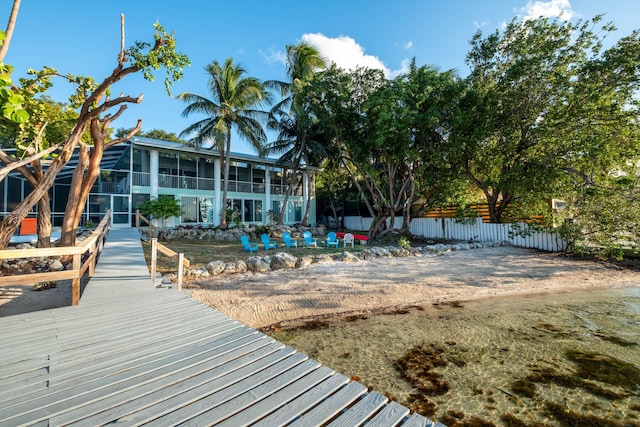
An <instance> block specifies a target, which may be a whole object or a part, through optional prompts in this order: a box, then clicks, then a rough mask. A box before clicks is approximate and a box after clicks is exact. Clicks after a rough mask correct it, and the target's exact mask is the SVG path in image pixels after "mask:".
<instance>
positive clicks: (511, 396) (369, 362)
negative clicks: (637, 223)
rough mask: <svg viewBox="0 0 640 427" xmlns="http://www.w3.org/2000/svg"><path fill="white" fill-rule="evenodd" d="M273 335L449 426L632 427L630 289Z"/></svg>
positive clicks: (635, 375) (637, 366)
mask: <svg viewBox="0 0 640 427" xmlns="http://www.w3.org/2000/svg"><path fill="white" fill-rule="evenodd" d="M276 336H277V338H279V339H281V340H282V341H285V342H286V343H287V344H289V345H292V346H293V347H295V348H297V349H298V350H299V351H301V352H304V353H306V354H308V355H309V356H311V357H313V358H315V359H317V360H319V361H320V362H322V363H323V364H325V365H327V366H330V367H332V368H333V369H335V370H336V371H338V372H340V373H342V374H344V375H346V376H349V377H352V378H354V379H357V380H359V381H360V382H362V383H363V384H365V385H368V386H370V387H371V388H373V389H375V390H377V391H378V392H380V393H383V394H385V395H387V396H389V397H391V398H393V399H396V400H397V401H399V402H400V403H403V404H405V405H407V406H409V407H410V408H412V409H415V410H417V411H418V412H420V413H422V414H423V415H426V416H429V417H431V418H434V419H437V420H439V421H441V422H443V423H445V424H448V425H449V426H450V427H453V426H455V425H470V426H472V425H496V426H537V425H549V426H574V425H593V426H609V425H611V426H640V288H628V289H612V290H599V291H589V292H572V293H567V294H554V295H538V296H520V297H517V298H516V297H514V298H493V299H488V300H483V301H475V302H469V303H463V304H461V306H460V307H456V304H452V305H446V306H442V305H439V306H435V305H434V306H430V307H425V308H423V309H413V310H409V312H403V313H399V314H393V315H378V316H373V317H370V318H366V319H362V318H358V319H351V320H346V321H345V320H343V321H336V322H331V323H329V324H328V325H327V326H326V327H323V328H320V329H315V330H305V329H297V330H293V331H284V332H279V333H277V334H276ZM403 357H404V359H403ZM401 359H402V362H401V363H399V360H401ZM430 364H431V365H434V367H433V368H432V369H429V366H430ZM403 367H404V368H403ZM402 370H404V371H405V375H404V378H403V375H402V373H401V371H402ZM447 389H448V390H447Z"/></svg>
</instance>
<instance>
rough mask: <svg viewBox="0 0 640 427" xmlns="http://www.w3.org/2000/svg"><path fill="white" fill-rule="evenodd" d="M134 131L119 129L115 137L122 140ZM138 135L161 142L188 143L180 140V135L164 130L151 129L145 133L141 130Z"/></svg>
mask: <svg viewBox="0 0 640 427" xmlns="http://www.w3.org/2000/svg"><path fill="white" fill-rule="evenodd" d="M132 130H133V128H118V129H117V130H116V134H115V136H116V137H117V138H122V137H124V136H127V135H128V134H129V133H131V131H132ZM137 135H138V136H142V137H144V138H152V139H159V140H161V141H171V142H179V143H182V144H185V143H186V141H184V140H182V139H180V138H178V135H176V134H175V133H173V132H167V131H165V130H162V129H151V130H150V131H149V132H145V131H144V130H140V132H138V133H137Z"/></svg>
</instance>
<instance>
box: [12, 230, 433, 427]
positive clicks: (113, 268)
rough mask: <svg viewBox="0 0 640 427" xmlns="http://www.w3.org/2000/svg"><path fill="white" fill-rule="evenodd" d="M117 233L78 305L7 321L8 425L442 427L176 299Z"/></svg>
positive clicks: (131, 236)
mask: <svg viewBox="0 0 640 427" xmlns="http://www.w3.org/2000/svg"><path fill="white" fill-rule="evenodd" d="M138 237H139V236H138V234H137V231H136V230H135V229H126V230H117V229H114V230H111V232H110V234H109V237H108V240H107V243H106V247H105V249H104V252H103V254H102V256H101V258H100V261H99V263H98V268H97V269H96V272H95V275H94V277H93V278H92V279H91V281H90V282H89V284H88V286H87V287H86V290H85V292H84V293H83V295H82V298H81V301H80V304H79V305H77V306H73V307H65V308H57V309H52V310H44V311H39V312H33V313H28V314H22V315H16V316H8V317H3V318H0V328H1V331H2V332H1V333H0V426H23V425H37V426H64V425H78V426H98V425H105V424H117V425H127V426H128V425H141V424H146V425H151V426H173V425H178V424H184V425H191V426H206V425H220V426H233V427H237V426H248V425H257V426H269V427H271V426H279V425H291V426H322V425H328V426H348V427H353V426H359V425H366V426H367V427H370V426H442V424H440V423H434V422H432V421H429V420H428V419H426V418H424V417H422V416H420V415H418V414H410V413H409V410H408V409H407V408H405V407H403V406H401V405H399V404H398V403H395V402H391V401H389V400H388V399H387V398H386V397H384V396H382V395H381V394H379V393H376V392H369V391H368V390H367V388H366V387H365V386H363V385H362V384H360V383H358V382H354V381H350V380H349V378H347V377H345V376H343V375H340V374H339V373H336V372H334V371H332V370H331V369H329V368H328V367H325V366H322V365H321V364H320V363H318V362H317V361H315V360H312V359H309V358H308V357H307V356H306V355H304V354H301V353H298V352H296V350H294V349H293V348H291V347H287V346H285V345H284V344H281V343H279V342H278V341H275V340H274V339H272V338H270V337H268V336H266V335H264V334H262V333H260V332H258V331H256V330H254V329H251V328H249V327H247V326H245V325H243V324H241V323H240V322H237V321H235V320H233V319H231V318H229V317H227V316H226V315H223V314H221V313H219V312H218V311H216V310H213V309H211V308H209V307H207V306H205V305H203V304H201V303H199V302H197V301H195V300H193V299H191V298H189V297H187V296H186V295H184V294H183V293H181V292H177V291H176V290H175V289H158V288H156V287H155V286H153V284H152V283H151V280H150V279H149V273H148V270H147V267H146V265H145V262H144V257H143V254H142V248H141V246H140V241H139V238H138Z"/></svg>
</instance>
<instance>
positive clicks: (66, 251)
mask: <svg viewBox="0 0 640 427" xmlns="http://www.w3.org/2000/svg"><path fill="white" fill-rule="evenodd" d="M110 228H111V210H108V211H107V212H106V213H105V215H104V217H103V218H102V221H100V223H99V224H98V226H97V227H96V228H95V230H93V232H92V233H91V235H90V236H89V237H88V238H87V239H86V240H84V241H82V242H79V243H78V244H76V245H75V246H66V247H60V248H36V249H11V250H2V251H0V260H3V259H18V258H19V259H23V258H40V257H53V256H63V257H64V256H71V257H72V264H71V266H72V267H71V269H70V270H63V271H49V272H44V273H32V274H21V275H16V276H2V278H1V279H0V286H15V285H24V284H28V283H40V282H48V281H55V280H69V279H71V305H77V304H78V303H79V302H80V281H81V279H82V277H84V275H85V274H86V273H87V270H88V274H89V277H93V274H94V272H95V268H96V262H97V259H98V257H99V256H100V253H101V252H102V248H103V247H104V242H105V240H106V237H107V234H108V233H109V229H110ZM85 254H87V256H86V257H85V259H84V261H83V260H82V257H83V255H85Z"/></svg>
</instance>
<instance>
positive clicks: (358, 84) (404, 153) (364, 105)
mask: <svg viewBox="0 0 640 427" xmlns="http://www.w3.org/2000/svg"><path fill="white" fill-rule="evenodd" d="M461 91H462V85H461V84H460V82H459V79H457V78H456V77H455V75H454V74H453V73H452V72H446V73H440V72H438V71H437V70H434V69H432V68H429V67H416V65H415V63H412V65H411V68H410V71H409V73H407V74H406V75H403V76H399V77H398V78H396V79H394V80H392V81H389V80H386V79H385V78H384V76H383V75H382V73H381V72H379V71H376V70H364V69H361V70H356V71H354V72H346V71H342V70H338V69H336V68H331V69H330V70H328V71H327V72H324V73H320V74H319V75H318V77H317V78H316V79H314V80H313V81H312V84H311V85H310V88H309V93H308V100H309V105H310V111H311V113H312V114H313V116H314V117H316V118H317V120H318V121H319V123H321V125H322V129H323V131H324V133H325V138H327V139H329V140H331V144H330V148H331V150H332V155H331V156H330V157H335V158H336V159H338V161H339V162H340V166H341V167H342V168H343V169H344V170H346V171H347V172H348V173H349V175H350V177H351V179H352V182H353V183H354V185H355V186H356V187H357V188H358V190H359V193H360V196H361V197H362V201H363V202H364V203H365V205H366V206H367V208H368V209H369V212H370V214H371V216H372V217H373V218H374V220H373V223H372V226H371V229H370V230H369V234H370V236H376V235H384V234H386V233H388V232H390V231H392V230H394V229H396V230H399V231H400V232H402V233H409V226H410V221H411V212H412V211H411V208H412V206H413V204H414V203H416V202H418V201H419V200H421V203H422V205H423V206H428V205H431V204H434V203H437V202H438V201H439V200H443V199H445V198H446V197H448V196H450V193H451V192H452V191H453V189H456V190H457V189H458V187H459V185H456V183H457V182H458V179H457V178H458V174H457V169H456V167H455V166H456V163H455V161H456V160H457V158H456V156H457V153H456V151H455V150H453V149H452V146H451V145H450V144H449V141H448V136H449V134H450V126H451V124H450V122H451V120H452V118H453V117H454V112H455V111H456V108H457V101H458V99H459V97H460V95H461ZM397 212H401V213H402V218H403V223H402V226H401V227H397V226H396V225H395V216H396V213H397ZM388 220H390V221H389V222H390V227H387V222H388Z"/></svg>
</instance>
